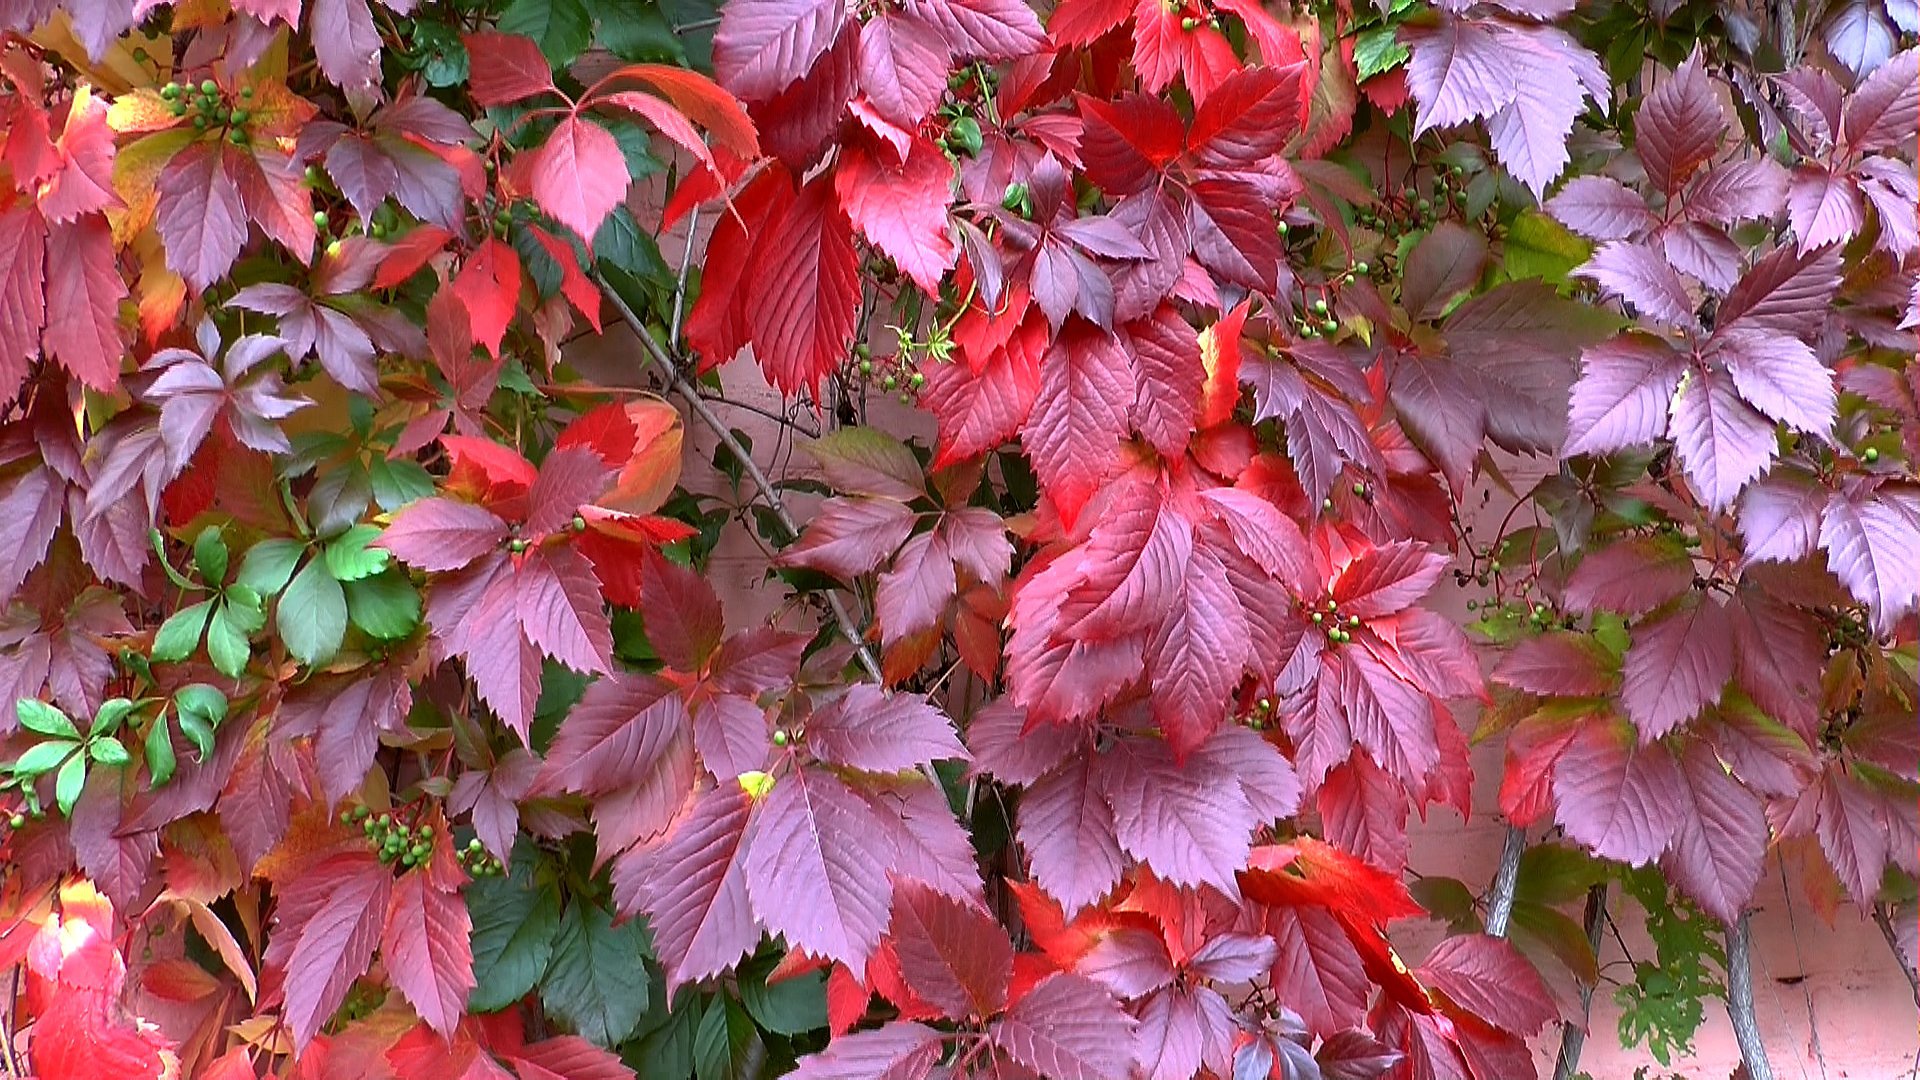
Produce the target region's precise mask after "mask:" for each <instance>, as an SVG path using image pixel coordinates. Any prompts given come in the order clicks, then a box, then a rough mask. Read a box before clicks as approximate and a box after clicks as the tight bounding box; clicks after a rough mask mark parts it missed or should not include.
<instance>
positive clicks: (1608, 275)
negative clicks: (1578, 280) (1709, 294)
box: [1574, 240, 1693, 326]
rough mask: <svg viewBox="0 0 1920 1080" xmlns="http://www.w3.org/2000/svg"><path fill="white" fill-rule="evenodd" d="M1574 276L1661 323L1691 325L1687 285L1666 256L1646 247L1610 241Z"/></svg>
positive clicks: (1691, 305) (1690, 306)
mask: <svg viewBox="0 0 1920 1080" xmlns="http://www.w3.org/2000/svg"><path fill="white" fill-rule="evenodd" d="M1574 273H1575V275H1577V276H1579V277H1584V278H1590V279H1592V280H1593V281H1594V282H1596V283H1598V284H1599V286H1600V289H1601V291H1602V292H1604V293H1606V294H1608V295H1612V296H1617V297H1619V298H1620V299H1622V300H1625V301H1626V302H1628V303H1630V304H1632V305H1633V306H1634V308H1635V309H1636V310H1638V311H1639V312H1641V313H1642V314H1645V315H1650V316H1652V317H1654V318H1655V319H1658V320H1660V321H1661V322H1664V323H1667V324H1669V325H1672V326H1684V325H1688V324H1691V323H1692V322H1693V300H1692V298H1691V297H1689V296H1688V295H1687V286H1686V283H1685V282H1683V281H1682V280H1680V275H1679V274H1678V273H1675V272H1674V269H1673V265H1672V264H1671V263H1670V262H1668V261H1667V258H1666V256H1665V255H1663V254H1662V253H1661V252H1659V251H1657V250H1655V249H1654V248H1652V247H1649V246H1647V245H1645V244H1638V243H1629V242H1626V241H1621V240H1613V241H1609V242H1607V243H1605V244H1602V245H1600V249H1599V250H1598V251H1595V252H1594V253H1593V258H1591V259H1589V260H1587V262H1586V264H1585V265H1583V266H1581V267H1580V268H1579V269H1578V270H1576V271H1574Z"/></svg>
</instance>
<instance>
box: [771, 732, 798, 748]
mask: <svg viewBox="0 0 1920 1080" xmlns="http://www.w3.org/2000/svg"><path fill="white" fill-rule="evenodd" d="M792 741H793V736H791V735H788V734H787V732H786V730H785V729H784V728H781V729H776V730H775V731H774V733H773V745H775V746H785V745H787V744H788V743H789V742H792Z"/></svg>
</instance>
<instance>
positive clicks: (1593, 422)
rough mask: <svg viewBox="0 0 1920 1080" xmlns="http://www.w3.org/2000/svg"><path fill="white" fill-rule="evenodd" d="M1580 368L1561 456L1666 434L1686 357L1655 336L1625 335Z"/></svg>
mask: <svg viewBox="0 0 1920 1080" xmlns="http://www.w3.org/2000/svg"><path fill="white" fill-rule="evenodd" d="M1580 366H1581V371H1580V381H1579V382H1577V383H1575V384H1574V386H1573V395H1572V399H1571V401H1570V402H1569V403H1568V406H1567V441H1566V444H1565V445H1564V446H1563V447H1562V448H1561V451H1560V452H1561V454H1563V455H1564V456H1567V457H1572V456H1573V455H1575V454H1603V453H1607V452H1609V451H1613V450H1621V449H1625V448H1627V447H1630V446H1641V445H1644V444H1646V443H1650V442H1652V441H1653V440H1654V439H1657V438H1659V437H1660V436H1661V435H1662V434H1664V433H1665V432H1666V430H1667V413H1668V410H1669V408H1670V406H1671V404H1672V402H1673V393H1674V390H1675V389H1676V388H1677V387H1678V386H1679V385H1680V377H1681V376H1682V375H1683V374H1684V373H1685V372H1686V370H1687V367H1686V358H1685V357H1684V356H1682V355H1680V354H1679V353H1676V352H1674V351H1673V349H1671V348H1669V347H1668V346H1667V345H1666V344H1665V343H1664V342H1660V341H1657V340H1655V339H1653V338H1651V337H1644V336H1640V335H1624V336H1621V337H1618V338H1615V339H1613V340H1612V341H1609V342H1606V343H1604V344H1601V345H1595V346H1593V347H1592V348H1589V349H1587V350H1586V351H1585V352H1583V353H1582V354H1581V355H1580Z"/></svg>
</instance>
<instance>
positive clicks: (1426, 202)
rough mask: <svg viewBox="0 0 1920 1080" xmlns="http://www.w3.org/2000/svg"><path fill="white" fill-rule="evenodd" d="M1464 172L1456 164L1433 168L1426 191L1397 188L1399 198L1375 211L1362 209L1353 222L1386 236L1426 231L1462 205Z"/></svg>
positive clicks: (1465, 185) (1407, 187)
mask: <svg viewBox="0 0 1920 1080" xmlns="http://www.w3.org/2000/svg"><path fill="white" fill-rule="evenodd" d="M1466 173H1467V170H1466V169H1465V168H1463V167H1461V166H1459V165H1453V166H1448V167H1441V166H1436V167H1435V169H1434V173H1433V176H1432V178H1431V180H1430V181H1429V183H1430V184H1431V185H1432V186H1431V189H1430V190H1429V189H1423V188H1421V187H1420V186H1419V185H1418V184H1408V185H1407V186H1406V187H1403V188H1401V189H1400V197H1399V199H1397V200H1395V199H1388V200H1387V201H1386V202H1385V203H1383V204H1382V205H1381V207H1380V208H1379V209H1373V208H1362V209H1361V210H1360V212H1359V213H1358V214H1357V215H1355V218H1354V220H1356V221H1358V222H1359V223H1360V224H1361V225H1362V226H1365V227H1366V228H1369V229H1372V230H1374V231H1375V232H1378V233H1382V234H1384V235H1387V236H1398V235H1400V234H1403V233H1407V232H1411V231H1413V230H1415V229H1424V228H1428V227H1430V226H1432V225H1433V224H1434V223H1435V222H1437V221H1439V220H1440V219H1441V218H1442V217H1447V216H1449V215H1450V214H1451V213H1452V212H1453V211H1454V210H1455V209H1456V208H1457V207H1460V206H1464V205H1466V201H1467V180H1466Z"/></svg>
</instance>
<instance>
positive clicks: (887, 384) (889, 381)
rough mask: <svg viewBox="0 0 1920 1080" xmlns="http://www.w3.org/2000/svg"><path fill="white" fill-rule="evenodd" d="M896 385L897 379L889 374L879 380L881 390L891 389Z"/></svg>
mask: <svg viewBox="0 0 1920 1080" xmlns="http://www.w3.org/2000/svg"><path fill="white" fill-rule="evenodd" d="M897 385H899V380H897V379H895V378H894V377H893V376H891V375H888V376H886V377H885V378H883V379H881V380H880V389H882V390H886V391H892V389H893V388H894V387H895V386H897Z"/></svg>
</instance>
